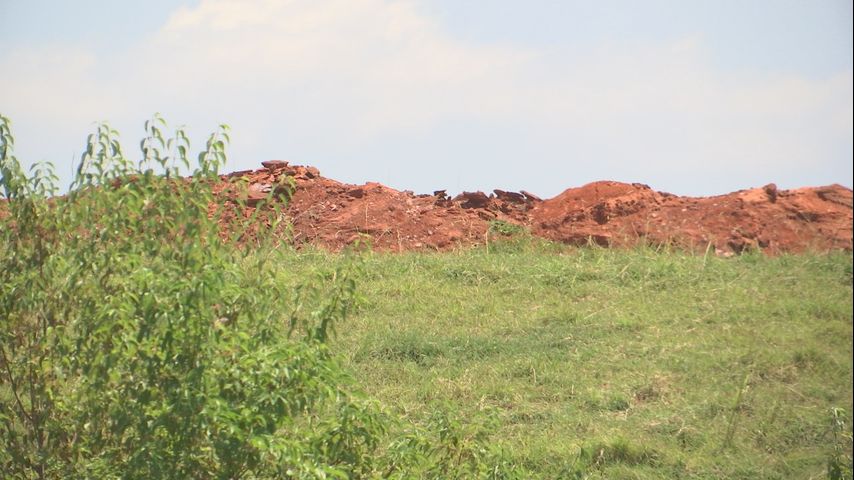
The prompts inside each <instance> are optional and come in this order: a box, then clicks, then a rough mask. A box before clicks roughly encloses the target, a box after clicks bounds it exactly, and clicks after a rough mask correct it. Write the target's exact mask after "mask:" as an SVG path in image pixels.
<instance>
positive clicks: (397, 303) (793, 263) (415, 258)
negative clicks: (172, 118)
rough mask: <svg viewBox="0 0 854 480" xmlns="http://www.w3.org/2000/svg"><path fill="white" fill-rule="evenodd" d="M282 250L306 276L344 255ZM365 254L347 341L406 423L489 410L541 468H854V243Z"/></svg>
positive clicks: (634, 471)
mask: <svg viewBox="0 0 854 480" xmlns="http://www.w3.org/2000/svg"><path fill="white" fill-rule="evenodd" d="M284 258H285V260H284V264H283V265H282V271H283V276H282V277H283V279H293V280H294V281H296V280H299V278H301V277H303V278H304V277H305V276H306V275H309V274H310V273H311V272H312V271H314V270H322V269H325V268H329V266H330V265H332V264H338V263H340V262H342V257H341V256H338V255H333V254H328V253H321V252H303V253H298V254H296V255H293V256H286V257H284ZM280 261H281V260H280ZM359 263H361V273H360V274H359V275H358V289H359V291H360V292H361V296H362V300H361V303H360V306H359V308H358V310H357V312H356V313H355V315H354V316H353V317H352V318H350V319H349V320H348V321H347V322H346V323H345V324H342V325H339V326H338V335H337V338H336V339H335V340H334V348H335V349H337V350H338V351H340V353H341V354H342V356H343V358H344V362H345V364H346V366H347V367H348V368H349V369H350V371H351V372H352V374H353V377H354V378H355V380H356V382H357V383H358V384H359V385H360V386H361V387H362V388H363V389H364V390H365V391H366V392H367V393H368V394H369V395H371V396H373V397H375V398H377V399H379V400H380V401H381V402H383V403H384V404H385V405H386V406H387V408H389V409H392V410H395V411H397V412H398V413H403V414H404V415H405V416H407V417H410V418H414V419H419V418H424V417H426V416H427V415H429V412H430V411H431V410H432V409H434V408H435V406H436V405H443V406H444V408H448V409H451V410H454V411H456V412H457V414H458V415H459V417H460V418H461V419H462V420H463V421H466V420H467V419H475V418H483V416H491V418H493V419H494V421H495V425H496V426H495V429H494V430H493V432H492V436H491V440H492V441H493V442H495V443H496V444H499V445H501V446H503V447H504V448H506V449H507V450H508V451H509V452H510V455H511V456H512V459H513V460H514V461H515V462H518V463H519V464H522V465H524V466H525V468H527V469H528V470H529V471H531V472H532V474H533V475H536V476H538V477H541V478H567V477H571V478H578V477H580V478H822V477H826V475H827V468H828V460H829V459H830V458H833V457H834V455H837V457H838V454H839V452H840V451H841V452H842V454H843V455H848V459H849V460H847V461H850V454H851V450H850V449H851V446H850V441H845V440H844V439H842V437H841V436H839V435H835V434H834V429H833V428H832V423H833V422H832V419H833V416H832V413H831V409H832V408H834V407H841V408H844V409H845V410H846V411H848V412H849V413H850V407H851V405H852V256H851V254H850V253H836V254H805V255H791V256H780V257H774V258H770V257H766V256H763V255H761V254H748V255H742V256H738V257H733V258H728V259H724V258H716V257H714V256H707V257H704V256H702V255H701V256H697V255H689V254H685V253H679V252H671V251H667V252H662V251H656V250H653V249H648V248H639V249H636V250H629V251H626V250H607V249H600V248H578V249H570V248H562V247H557V246H554V245H547V244H539V243H529V242H517V243H514V242H509V243H506V244H498V245H493V246H492V248H491V249H490V251H486V250H485V249H476V250H467V251H461V252H455V253H446V254H435V253H409V254H380V253H370V252H369V253H366V254H361V255H360V259H359ZM284 272H286V273H284ZM295 274H296V275H295ZM837 430H838V429H837ZM845 430H846V431H847V433H848V434H849V435H850V432H851V420H850V417H849V418H848V419H847V420H846V423H845ZM837 433H839V432H838V431H837ZM843 433H844V432H843ZM840 449H841V450H840ZM834 452H836V453H834Z"/></svg>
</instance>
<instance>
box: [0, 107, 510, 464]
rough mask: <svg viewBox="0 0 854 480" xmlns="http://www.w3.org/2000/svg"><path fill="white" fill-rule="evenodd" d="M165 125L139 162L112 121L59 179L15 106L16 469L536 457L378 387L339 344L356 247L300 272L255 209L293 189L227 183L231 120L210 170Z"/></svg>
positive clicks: (11, 387) (3, 146)
mask: <svg viewBox="0 0 854 480" xmlns="http://www.w3.org/2000/svg"><path fill="white" fill-rule="evenodd" d="M165 128H166V123H165V122H164V121H163V120H162V119H161V118H160V117H159V116H155V118H154V119H153V120H152V121H150V122H146V134H147V136H146V138H145V139H144V140H143V141H142V143H141V149H142V153H143V160H142V161H141V162H140V163H139V164H138V165H134V164H133V163H132V162H131V161H129V160H128V159H127V158H126V157H125V155H124V153H123V151H122V148H121V146H120V144H119V142H118V134H117V132H115V131H114V130H113V129H111V128H110V127H109V126H108V125H105V124H102V125H99V126H98V128H97V131H96V132H95V133H93V134H92V135H90V137H89V139H88V141H87V148H86V153H85V154H84V156H83V159H82V161H81V163H80V166H79V168H78V170H77V174H76V176H75V178H74V181H73V183H72V185H71V188H70V190H69V191H68V193H67V194H66V195H64V196H62V197H58V196H56V192H57V191H58V189H57V186H56V181H57V179H56V176H55V175H54V174H53V171H52V167H51V165H49V164H42V165H37V166H36V167H34V169H33V170H32V171H31V173H30V174H26V173H25V172H24V171H23V169H22V168H21V166H20V164H19V163H18V161H17V159H16V158H15V156H14V153H13V144H14V140H13V138H12V135H11V131H10V128H9V120H8V119H6V118H5V117H2V116H0V172H2V179H0V185H2V187H3V197H4V199H3V200H2V203H0V255H2V257H1V258H0V262H2V263H0V471H2V472H4V476H5V477H4V478H118V477H121V478H224V479H225V478H229V479H231V478H368V477H381V476H382V477H387V476H396V477H399V478H411V477H412V476H415V477H422V478H440V477H444V476H445V474H447V473H448V472H458V473H459V474H460V475H457V476H460V477H469V478H475V477H477V478H487V477H489V478H505V477H508V476H512V475H516V474H517V473H518V472H516V470H515V469H514V468H513V467H512V466H511V465H508V464H507V462H506V461H504V460H502V458H503V457H502V453H501V452H499V451H495V450H492V449H489V448H487V447H486V446H485V445H486V442H487V437H486V433H483V432H486V430H484V429H479V430H477V431H478V432H479V433H477V435H474V436H466V437H465V438H464V439H461V437H459V435H457V436H455V434H453V432H455V431H457V430H459V428H462V427H459V425H457V424H454V425H452V426H451V427H458V428H457V430H455V429H454V428H451V427H449V426H448V424H447V422H446V423H444V424H442V425H439V426H437V424H436V423H435V422H434V423H433V424H430V423H428V424H426V425H419V424H416V423H405V422H403V421H401V420H397V419H394V418H392V417H390V416H389V415H387V414H385V413H384V412H383V410H382V408H380V407H379V406H378V405H377V404H376V403H374V402H371V401H369V400H367V399H365V398H363V396H362V395H361V394H360V393H359V392H358V391H356V389H354V388H353V387H352V381H351V380H350V379H349V378H348V376H347V375H346V373H345V372H344V370H343V369H342V367H341V365H340V363H339V361H338V360H337V358H336V356H335V355H334V353H333V352H332V351H331V349H330V346H329V344H328V339H329V336H330V334H331V333H332V331H333V328H334V326H335V324H337V323H339V322H341V321H343V320H344V319H345V318H346V316H347V314H348V312H349V311H350V310H351V307H352V304H353V302H354V299H355V282H354V281H353V279H352V278H353V277H352V272H353V269H354V268H355V267H354V266H353V261H352V259H348V258H344V259H342V261H341V262H340V265H339V267H337V268H336V269H335V270H334V271H332V272H323V273H321V274H319V275H318V276H317V277H316V278H309V279H305V280H304V281H302V282H301V285H300V286H299V287H298V288H297V289H293V288H290V287H285V286H283V283H282V282H280V281H277V275H281V272H278V271H277V270H276V267H275V265H276V263H277V258H282V256H284V255H288V254H289V251H288V247H286V246H282V245H278V244H277V243H276V238H275V237H273V236H270V235H267V234H265V233H264V232H266V231H275V228H272V229H270V230H267V229H264V230H263V231H259V229H258V228H256V227H255V225H257V224H258V223H259V222H260V221H261V220H263V221H264V222H265V223H268V224H272V225H273V226H275V224H276V222H279V221H281V219H282V215H281V212H280V210H279V208H278V207H280V206H281V205H280V204H279V203H278V202H275V201H272V200H273V199H272V198H271V199H270V200H271V201H270V202H269V203H268V204H266V205H264V204H261V205H259V206H258V207H257V208H255V209H254V211H255V213H254V215H252V216H251V217H250V218H248V219H244V218H243V216H241V215H233V209H234V208H235V207H241V205H237V206H235V205H231V208H232V210H229V207H228V205H226V204H224V203H223V202H222V201H217V200H218V199H217V197H216V195H215V192H214V187H215V185H216V182H218V181H219V180H218V177H217V171H218V169H219V167H220V166H221V165H222V164H223V162H224V161H225V148H226V145H227V143H228V141H229V138H228V128H227V126H224V125H223V126H221V128H220V129H219V130H218V131H217V132H216V133H214V134H213V135H211V137H210V138H209V140H208V142H207V144H206V148H205V149H204V150H203V151H202V152H201V153H200V154H199V155H198V160H197V163H196V165H195V167H194V169H193V170H192V172H190V168H191V165H190V162H189V160H188V158H189V157H188V152H189V149H190V142H189V139H188V138H187V136H186V134H185V133H184V131H183V130H181V129H178V130H177V131H176V132H175V133H174V135H173V136H172V138H170V139H166V138H165V137H164V134H163V130H164V129H165ZM182 172H183V173H185V174H186V173H190V177H188V178H182V177H181V174H182ZM230 212H231V213H230ZM229 215H231V216H229ZM261 217H264V218H261ZM223 223H226V224H227V225H228V227H227V229H225V230H224V229H223V227H222V224H223ZM250 231H251V232H252V235H253V238H254V239H255V240H257V242H255V243H253V244H252V247H253V248H249V247H247V246H245V245H246V243H245V242H243V240H245V239H246V238H247V237H246V235H245V234H246V232H250ZM241 244H243V245H244V246H241ZM437 429H438V433H436V432H437ZM448 432H450V433H448ZM455 475H456V473H455Z"/></svg>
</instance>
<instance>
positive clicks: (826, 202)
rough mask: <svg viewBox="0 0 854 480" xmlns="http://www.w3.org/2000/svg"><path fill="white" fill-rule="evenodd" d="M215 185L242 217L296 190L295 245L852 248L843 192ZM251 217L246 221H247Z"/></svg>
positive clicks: (276, 170)
mask: <svg viewBox="0 0 854 480" xmlns="http://www.w3.org/2000/svg"><path fill="white" fill-rule="evenodd" d="M263 165H264V168H263V169H260V170H252V171H242V172H235V173H232V174H229V175H224V176H222V177H221V179H222V180H223V181H222V182H221V186H219V187H218V190H219V191H220V192H221V193H223V194H224V195H231V193H230V192H233V191H235V190H234V189H232V188H230V187H229V186H228V185H229V184H230V183H232V182H235V181H236V180H240V181H241V182H246V183H247V184H248V188H247V189H246V191H245V193H244V194H243V195H246V197H245V200H246V204H247V207H246V208H247V210H251V209H253V208H255V207H256V205H257V204H258V202H259V201H260V200H261V199H263V198H265V197H266V196H267V195H268V194H269V193H270V192H271V191H276V192H278V191H282V192H285V190H286V187H285V186H286V185H287V184H288V183H289V182H292V183H293V185H294V187H295V189H294V190H293V195H292V198H291V201H290V203H289V204H288V206H287V209H286V210H285V212H286V214H287V216H288V219H289V220H290V222H291V223H292V225H293V235H294V241H295V242H296V243H298V244H300V243H311V244H315V245H320V246H323V247H326V248H331V249H335V250H337V249H340V248H343V247H344V246H347V245H350V244H352V243H353V242H356V241H357V240H370V242H371V244H372V245H373V247H374V248H376V249H380V250H393V251H405V250H419V249H425V250H430V249H435V250H448V249H452V248H456V247H460V246H470V245H476V244H483V243H484V242H485V241H486V240H487V232H488V231H489V227H490V225H491V222H493V221H496V220H500V221H503V222H508V223H512V224H517V225H520V226H523V227H526V228H528V229H529V230H530V231H531V233H533V234H534V235H538V236H541V237H544V238H548V239H551V240H555V241H559V242H564V243H571V244H585V243H587V242H590V241H593V242H595V243H597V244H600V245H603V246H630V245H632V244H636V243H638V242H642V241H645V242H651V243H654V244H662V243H671V244H676V245H679V246H681V247H684V248H688V249H692V250H705V249H706V248H707V247H709V246H711V248H713V249H714V250H715V251H716V252H717V253H718V254H721V255H728V254H731V253H738V252H741V251H744V250H745V249H748V248H754V247H758V248H761V249H762V250H763V251H766V252H769V253H772V254H773V253H780V252H797V251H802V250H806V249H810V248H812V249H817V250H828V249H844V250H851V248H852V191H851V190H850V189H848V188H845V187H842V186H840V185H830V186H826V187H817V188H801V189H796V190H778V189H777V187H776V186H775V185H773V184H769V185H766V186H764V187H761V188H756V189H752V190H742V191H738V192H733V193H730V194H727V195H720V196H716V197H703V198H692V197H679V196H675V195H672V194H668V193H662V192H656V191H654V190H652V189H651V188H650V187H648V186H646V185H642V184H637V183H636V184H625V183H619V182H608V181H604V182H595V183H591V184H588V185H585V186H583V187H579V188H570V189H568V190H566V191H564V192H563V193H561V194H560V195H558V196H556V197H554V198H551V199H548V200H542V199H540V198H539V197H537V196H536V195H533V194H531V193H529V192H525V191H522V192H509V191H504V190H494V191H493V192H492V193H489V194H486V193H484V192H463V193H461V194H459V195H457V196H454V197H450V196H448V195H447V193H446V191H444V190H437V191H435V192H433V193H432V194H422V195H416V194H414V193H413V192H410V191H398V190H395V189H392V188H389V187H386V186H384V185H381V184H379V183H373V182H369V183H366V184H364V185H350V184H344V183H341V182H337V181H335V180H332V179H329V178H325V177H323V176H321V175H320V172H319V171H318V170H317V169H316V168H313V167H306V166H295V165H289V164H288V163H287V162H284V161H269V162H264V163H263ZM247 213H248V212H244V214H247Z"/></svg>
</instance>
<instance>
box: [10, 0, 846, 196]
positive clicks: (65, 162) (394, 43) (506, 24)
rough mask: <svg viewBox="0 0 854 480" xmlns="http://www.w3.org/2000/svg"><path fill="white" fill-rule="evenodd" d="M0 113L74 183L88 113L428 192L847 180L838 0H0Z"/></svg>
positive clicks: (718, 187)
mask: <svg viewBox="0 0 854 480" xmlns="http://www.w3.org/2000/svg"><path fill="white" fill-rule="evenodd" d="M0 45H3V48H2V49H1V50H0V113H2V114H4V115H6V116H8V117H10V118H12V120H13V122H14V124H13V127H14V132H15V134H16V140H17V144H16V152H17V154H18V157H19V158H20V159H21V160H22V161H23V162H24V163H25V164H26V163H32V162H34V161H41V160H50V161H53V162H54V163H55V164H56V165H57V167H58V171H59V173H60V174H61V176H62V177H63V181H64V182H67V181H68V177H69V172H70V171H71V166H72V164H73V162H74V161H76V160H77V159H79V156H80V153H81V151H82V149H83V143H84V140H85V137H86V135H87V133H89V131H91V129H92V126H93V122H94V121H98V120H108V121H110V123H111V124H113V125H114V126H115V127H117V128H118V129H119V130H120V132H121V133H122V138H123V140H124V143H125V148H126V150H127V151H128V152H129V153H131V156H137V155H138V154H137V153H136V151H135V150H134V148H135V146H136V144H137V143H138V141H139V139H140V137H141V134H142V124H143V122H144V121H145V119H147V118H149V117H150V116H151V115H152V114H153V113H154V112H161V113H162V114H163V115H164V116H165V117H166V118H167V120H169V122H170V124H172V125H180V124H186V125H187V126H188V127H189V130H190V133H191V137H192V139H193V140H194V145H195V146H196V147H198V146H200V145H201V144H202V143H203V141H204V138H205V136H206V134H207V133H209V132H210V131H212V129H213V128H214V127H215V126H216V125H217V124H218V123H221V122H225V123H228V124H230V125H231V126H232V129H233V143H232V145H231V148H230V150H229V152H230V155H229V163H228V165H227V170H239V169H245V168H255V167H256V166H258V165H259V163H260V162H261V161H262V160H267V159H274V158H278V159H286V160H291V161H293V162H295V163H304V164H311V165H315V166H317V167H318V168H320V170H321V172H322V173H323V174H324V175H326V176H330V177H333V178H336V179H339V180H343V181H348V182H353V183H361V182H364V181H369V180H373V181H380V182H383V183H386V184H388V185H391V186H393V187H395V188H399V189H411V190H415V191H416V192H429V191H432V190H434V189H443V188H447V189H449V190H451V191H460V190H475V189H481V190H488V189H491V188H504V189H512V190H518V189H526V190H529V191H533V192H536V193H538V194H540V195H542V196H552V195H556V194H558V193H560V191H562V190H563V189H564V188H567V187H570V186H578V185H581V184H584V183H587V182H590V181H594V180H600V179H613V180H620V181H627V182H642V183H647V184H649V185H651V186H652V187H654V188H656V189H659V190H666V191H671V192H673V193H678V194H684V195H712V194H718V193H725V192H728V191H732V190H737V189H741V188H749V187H754V186H760V185H763V184H765V183H768V182H776V183H777V184H778V185H779V186H780V187H783V188H793V187H799V186H806V185H820V184H828V183H841V184H843V185H846V186H849V187H850V186H851V185H852V166H851V158H852V144H854V140H852V103H854V102H852V10H851V2H850V1H842V0H814V1H791V0H773V1H772V0H765V1H759V0H753V1H725V0H723V1H675V0H673V1H664V0H659V1H656V0H650V1H644V2H636V1H617V0H611V1H601V2H600V1H595V2H594V1H570V0H562V1H545V0H540V1H535V0H532V1H527V2H518V1H509V0H508V1H504V0H492V1H485V0H478V1H474V0H470V1H466V0H423V1H420V0H404V1H400V0H282V1H276V0H242V1H232V0H201V1H162V0H155V1H148V2H115V1H95V0H76V1H74V2H65V1H53V2H51V1H44V0H0Z"/></svg>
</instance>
